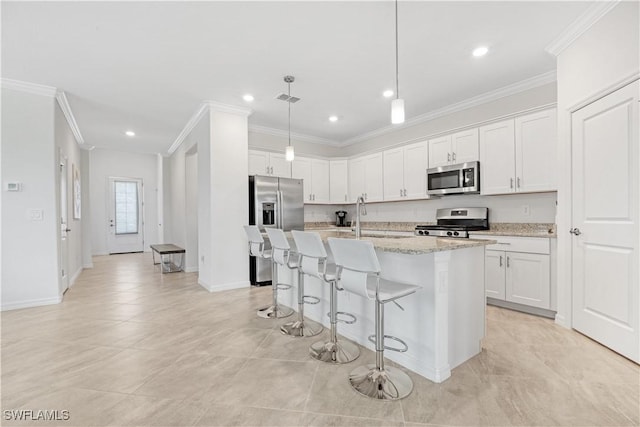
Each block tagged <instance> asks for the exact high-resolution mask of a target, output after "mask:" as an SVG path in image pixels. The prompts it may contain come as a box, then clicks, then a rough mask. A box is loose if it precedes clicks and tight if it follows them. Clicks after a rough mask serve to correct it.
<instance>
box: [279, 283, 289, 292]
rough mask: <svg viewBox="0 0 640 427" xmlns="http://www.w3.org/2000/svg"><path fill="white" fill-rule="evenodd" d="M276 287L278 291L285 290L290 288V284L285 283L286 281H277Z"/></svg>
mask: <svg viewBox="0 0 640 427" xmlns="http://www.w3.org/2000/svg"><path fill="white" fill-rule="evenodd" d="M276 289H277V290H279V291H286V290H287V289H291V285H287V284H286V283H277V284H276Z"/></svg>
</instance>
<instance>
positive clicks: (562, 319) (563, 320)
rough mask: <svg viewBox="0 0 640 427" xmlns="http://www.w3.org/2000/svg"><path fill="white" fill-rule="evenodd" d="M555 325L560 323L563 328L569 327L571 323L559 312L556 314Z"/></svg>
mask: <svg viewBox="0 0 640 427" xmlns="http://www.w3.org/2000/svg"><path fill="white" fill-rule="evenodd" d="M556 325H560V326H562V327H563V328H567V329H571V325H570V324H569V322H567V319H566V318H565V317H564V315H562V314H560V313H557V314H556Z"/></svg>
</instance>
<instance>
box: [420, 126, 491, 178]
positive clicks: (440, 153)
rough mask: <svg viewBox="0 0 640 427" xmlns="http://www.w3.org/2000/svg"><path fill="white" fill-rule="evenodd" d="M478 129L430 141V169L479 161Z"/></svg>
mask: <svg viewBox="0 0 640 427" xmlns="http://www.w3.org/2000/svg"><path fill="white" fill-rule="evenodd" d="M478 158H479V152H478V129H477V128H474V129H469V130H465V131H462V132H457V133H454V134H451V135H445V136H442V137H439V138H435V139H430V140H429V167H430V168H435V167H438V166H446V165H454V164H457V163H465V162H474V161H476V160H478Z"/></svg>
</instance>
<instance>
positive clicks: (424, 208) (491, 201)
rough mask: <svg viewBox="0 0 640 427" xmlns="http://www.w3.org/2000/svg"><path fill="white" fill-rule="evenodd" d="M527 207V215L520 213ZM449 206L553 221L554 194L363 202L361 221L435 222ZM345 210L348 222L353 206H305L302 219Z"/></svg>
mask: <svg viewBox="0 0 640 427" xmlns="http://www.w3.org/2000/svg"><path fill="white" fill-rule="evenodd" d="M525 206H526V207H527V208H528V210H529V214H528V215H526V214H525V213H524V207H525ZM453 207H487V208H489V221H490V222H520V223H522V222H526V223H555V216H556V193H555V192H551V193H531V194H510V195H504V196H479V195H464V196H447V197H440V198H433V199H429V200H413V201H401V202H386V203H367V205H366V208H367V215H366V216H364V217H362V220H363V221H390V222H424V223H428V222H435V221H436V210H437V209H440V208H453ZM338 210H345V211H347V212H348V214H347V220H348V221H352V220H353V215H354V213H355V206H354V205H346V206H345V205H331V206H323V205H306V206H305V211H304V220H305V221H307V222H317V221H320V222H322V221H331V222H333V221H335V212H336V211H338Z"/></svg>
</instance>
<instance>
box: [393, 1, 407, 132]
mask: <svg viewBox="0 0 640 427" xmlns="http://www.w3.org/2000/svg"><path fill="white" fill-rule="evenodd" d="M391 123H392V124H394V125H396V124H399V123H404V99H400V90H399V85H398V0H396V99H394V100H393V101H391Z"/></svg>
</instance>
